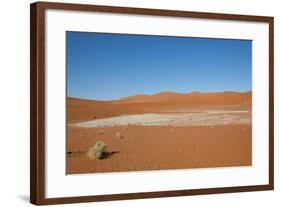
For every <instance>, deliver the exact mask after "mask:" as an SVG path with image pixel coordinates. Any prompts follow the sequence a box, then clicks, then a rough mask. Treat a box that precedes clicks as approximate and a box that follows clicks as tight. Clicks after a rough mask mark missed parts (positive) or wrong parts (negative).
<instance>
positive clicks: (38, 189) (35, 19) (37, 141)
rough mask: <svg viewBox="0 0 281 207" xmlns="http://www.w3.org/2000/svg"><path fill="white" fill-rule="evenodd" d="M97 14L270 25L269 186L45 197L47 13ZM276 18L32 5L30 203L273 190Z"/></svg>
mask: <svg viewBox="0 0 281 207" xmlns="http://www.w3.org/2000/svg"><path fill="white" fill-rule="evenodd" d="M47 9H59V10H75V11H95V12H108V13H122V14H140V15H154V16H175V17H189V18H201V19H221V20H236V21H250V22H265V23H269V48H268V49H269V168H268V169H269V183H268V184H267V185H253V186H238V187H224V188H207V189H196V190H176V191H161V192H144V193H129V194H110V195H96V196H79V197H64V198H46V197H45V11H46V10H47ZM273 25H274V18H273V17H265V16H248V15H235V14H217V13H202V12H187V11H173V10H159V9H143V8H128V7H110V6H96V5H82V4H67V3H50V2H36V3H33V4H31V5H30V201H31V203H33V204H36V205H45V204H60V203H78V202H93V201H108V200H123V199H141V198H154V197H171V196H187V195H198V194H217V193H233V192H245V191H261V190H273V189H274V139H273V133H274V123H273V121H274V111H273V110H274V103H273V101H274V99H273V93H274V92H273V90H274V89H273V62H274V60H273V51H274V49H273V33H274V31H273Z"/></svg>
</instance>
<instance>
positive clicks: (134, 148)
mask: <svg viewBox="0 0 281 207" xmlns="http://www.w3.org/2000/svg"><path fill="white" fill-rule="evenodd" d="M251 96H252V93H251V92H247V93H236V92H223V93H190V94H178V93H171V92H165V93H160V94H155V95H149V96H147V95H137V96H132V97H128V98H124V99H120V100H116V101H93V100H82V99H76V98H67V123H80V122H83V121H89V120H96V119H100V118H108V117H115V116H120V115H124V114H144V113H161V112H163V111H169V110H179V111H180V110H186V109H196V110H201V109H204V110H205V109H222V110H224V109H231V110H241V109H242V110H244V109H246V110H248V111H249V113H250V114H251V102H252V101H251ZM249 116H250V115H249ZM251 128H252V125H251V124H246V123H245V124H226V125H214V126H200V125H199V126H143V125H129V126H125V127H124V126H112V127H111V126H108V127H103V128H101V127H98V128H94V127H93V128H79V127H75V126H71V124H70V125H68V127H67V155H66V156H67V160H66V164H67V173H68V174H73V173H98V172H121V171H144V170H165V169H187V168H208V167H227V166H249V165H251V164H252V132H251V131H252V130H251ZM101 130H104V131H105V132H103V133H101ZM117 132H119V133H121V135H122V136H123V138H117V137H116V136H115V135H116V133H117ZM98 140H100V141H103V142H105V143H106V144H107V146H108V147H107V155H106V156H104V158H103V159H101V160H90V159H89V158H88V157H87V156H86V152H87V150H88V149H89V148H90V147H91V146H92V145H94V144H95V143H96V141H98Z"/></svg>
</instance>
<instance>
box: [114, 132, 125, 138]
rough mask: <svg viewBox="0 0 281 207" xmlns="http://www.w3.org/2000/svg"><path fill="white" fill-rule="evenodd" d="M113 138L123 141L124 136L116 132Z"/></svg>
mask: <svg viewBox="0 0 281 207" xmlns="http://www.w3.org/2000/svg"><path fill="white" fill-rule="evenodd" d="M115 137H116V138H118V139H123V138H124V136H123V135H121V133H120V132H116V134H115Z"/></svg>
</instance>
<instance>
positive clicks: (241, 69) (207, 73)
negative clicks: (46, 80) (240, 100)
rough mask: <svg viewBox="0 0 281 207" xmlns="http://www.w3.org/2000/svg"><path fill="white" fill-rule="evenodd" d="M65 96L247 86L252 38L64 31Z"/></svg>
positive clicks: (105, 97)
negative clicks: (210, 37)
mask: <svg viewBox="0 0 281 207" xmlns="http://www.w3.org/2000/svg"><path fill="white" fill-rule="evenodd" d="M66 54H67V57H66V63H67V96H68V97H77V98H85V99H95V100H113V99H119V98H122V97H127V96H131V95H135V94H154V93H159V92H164V91H172V92H179V93H189V92H193V91H199V92H221V91H240V92H245V91H249V90H251V88H252V41H250V40H226V39H208V38H189V37H184V38H182V37H167V36H150V35H149V36H148V35H126V34H106V33H89V32H66Z"/></svg>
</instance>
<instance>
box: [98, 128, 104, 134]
mask: <svg viewBox="0 0 281 207" xmlns="http://www.w3.org/2000/svg"><path fill="white" fill-rule="evenodd" d="M105 133H106V132H105V130H104V129H101V130H99V131H98V134H99V135H102V134H105Z"/></svg>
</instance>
